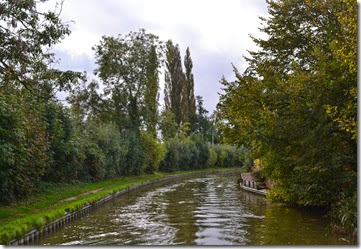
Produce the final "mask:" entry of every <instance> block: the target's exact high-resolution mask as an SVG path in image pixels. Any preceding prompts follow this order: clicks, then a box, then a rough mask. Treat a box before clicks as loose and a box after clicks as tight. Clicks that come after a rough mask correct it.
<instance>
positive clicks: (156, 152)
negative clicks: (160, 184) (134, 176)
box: [141, 132, 166, 173]
mask: <svg viewBox="0 0 361 249" xmlns="http://www.w3.org/2000/svg"><path fill="white" fill-rule="evenodd" d="M141 147H142V150H143V151H144V152H145V154H146V165H147V166H146V168H145V172H146V173H154V172H156V171H157V170H158V167H159V164H160V162H161V161H162V160H163V159H164V157H165V153H166V150H165V147H164V145H163V144H161V143H160V142H159V141H158V140H157V139H155V138H152V137H151V136H149V135H148V134H147V133H146V132H142V133H141Z"/></svg>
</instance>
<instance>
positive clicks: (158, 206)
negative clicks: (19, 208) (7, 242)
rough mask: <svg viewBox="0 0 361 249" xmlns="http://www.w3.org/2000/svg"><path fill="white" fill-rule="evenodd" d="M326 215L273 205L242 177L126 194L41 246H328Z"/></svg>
mask: <svg viewBox="0 0 361 249" xmlns="http://www.w3.org/2000/svg"><path fill="white" fill-rule="evenodd" d="M327 222H328V221H327V220H326V219H324V218H322V214H321V213H316V212H310V211H306V210H298V209H292V208H285V207H280V206H276V205H272V204H271V203H270V202H268V201H267V200H266V199H265V198H264V197H262V196H258V195H256V194H253V193H249V192H245V191H244V190H241V189H240V188H239V186H237V183H236V177H235V176H231V175H216V176H208V177H201V178H192V179H187V180H182V181H177V182H168V183H163V184H159V185H157V186H154V187H151V188H149V187H148V188H147V190H140V191H137V192H133V193H130V194H128V195H125V196H123V197H121V198H119V199H117V200H115V201H112V202H111V203H109V204H108V205H106V206H105V207H104V208H101V209H99V210H97V211H95V212H94V213H92V214H90V215H89V216H87V217H84V218H83V219H81V220H79V221H76V222H74V223H72V224H70V225H69V226H68V227H66V228H64V229H62V230H60V231H59V232H56V233H54V234H52V235H51V236H49V237H47V238H45V239H42V240H40V241H38V242H37V243H38V244H45V245H56V244H61V245H328V244H343V243H345V242H343V241H341V240H340V239H339V238H336V237H333V236H331V235H329V233H328V231H327Z"/></svg>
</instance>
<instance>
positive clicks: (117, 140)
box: [86, 121, 127, 178]
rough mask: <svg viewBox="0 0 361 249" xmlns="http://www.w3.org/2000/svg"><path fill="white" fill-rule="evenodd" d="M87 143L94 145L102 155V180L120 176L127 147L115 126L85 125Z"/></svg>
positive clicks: (90, 123) (93, 123)
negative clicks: (103, 167)
mask: <svg viewBox="0 0 361 249" xmlns="http://www.w3.org/2000/svg"><path fill="white" fill-rule="evenodd" d="M86 127H87V133H88V136H89V137H88V139H89V141H87V143H95V144H96V145H97V146H98V147H99V148H100V149H101V151H102V154H104V163H105V164H104V166H105V169H104V171H105V173H104V176H103V178H112V177H116V176H120V175H121V174H122V172H123V171H124V167H125V163H126V162H125V156H126V154H127V147H126V145H125V142H124V141H123V140H122V139H121V135H120V132H119V130H118V129H117V126H116V125H115V124H113V123H100V124H99V123H95V122H93V121H89V122H88V123H87V126H86Z"/></svg>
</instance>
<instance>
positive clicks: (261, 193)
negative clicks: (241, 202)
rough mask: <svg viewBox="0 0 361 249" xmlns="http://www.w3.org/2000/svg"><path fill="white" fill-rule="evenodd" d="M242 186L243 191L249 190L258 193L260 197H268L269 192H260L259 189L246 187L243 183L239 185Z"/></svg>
mask: <svg viewBox="0 0 361 249" xmlns="http://www.w3.org/2000/svg"><path fill="white" fill-rule="evenodd" d="M239 185H240V186H241V188H242V189H244V190H247V191H249V192H252V193H256V194H259V195H263V196H266V192H265V191H267V190H263V191H262V190H259V189H254V188H250V187H246V186H244V185H242V183H240V184H239Z"/></svg>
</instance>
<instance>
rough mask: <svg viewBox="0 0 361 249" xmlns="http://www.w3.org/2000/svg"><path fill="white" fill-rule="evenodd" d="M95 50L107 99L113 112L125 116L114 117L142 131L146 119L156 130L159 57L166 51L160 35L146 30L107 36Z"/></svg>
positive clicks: (98, 70)
mask: <svg viewBox="0 0 361 249" xmlns="http://www.w3.org/2000/svg"><path fill="white" fill-rule="evenodd" d="M93 50H94V51H95V59H96V63H97V64H98V68H97V69H96V70H95V73H96V75H97V76H99V77H100V79H101V80H102V82H103V84H104V86H105V89H104V97H106V98H104V99H103V101H106V99H108V101H107V102H108V106H109V107H110V109H112V110H113V115H114V116H116V115H121V117H123V118H124V119H125V120H118V119H115V120H114V121H115V122H117V125H118V127H119V129H120V130H122V129H124V128H125V129H128V130H133V131H134V132H138V131H139V129H140V127H141V124H142V119H143V120H145V121H146V124H147V126H148V128H149V129H150V130H152V129H153V130H152V132H154V119H155V117H156V116H155V117H153V116H152V115H156V109H157V103H156V102H155V101H156V95H157V90H158V77H157V73H158V67H159V66H160V65H159V62H158V59H157V58H158V56H161V54H162V47H161V43H160V42H159V40H158V37H157V36H155V35H153V34H150V33H146V31H145V30H144V29H140V30H139V32H130V33H129V34H127V35H124V36H123V35H119V36H118V37H106V36H103V38H102V40H101V41H100V43H99V44H98V45H96V46H94V48H93ZM151 127H152V128H151Z"/></svg>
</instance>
